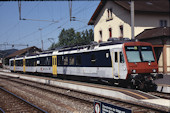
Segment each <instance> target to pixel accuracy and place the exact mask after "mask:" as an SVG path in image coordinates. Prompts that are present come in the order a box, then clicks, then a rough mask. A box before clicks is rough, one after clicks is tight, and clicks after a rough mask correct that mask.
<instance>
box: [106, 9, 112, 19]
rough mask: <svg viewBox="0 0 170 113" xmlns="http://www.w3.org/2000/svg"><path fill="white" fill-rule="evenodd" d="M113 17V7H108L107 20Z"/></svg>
mask: <svg viewBox="0 0 170 113" xmlns="http://www.w3.org/2000/svg"><path fill="white" fill-rule="evenodd" d="M112 19H113V17H112V9H111V8H110V9H107V19H106V21H109V20H112Z"/></svg>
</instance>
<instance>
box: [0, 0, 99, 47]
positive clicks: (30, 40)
mask: <svg viewBox="0 0 170 113" xmlns="http://www.w3.org/2000/svg"><path fill="white" fill-rule="evenodd" d="M99 2H100V1H72V17H76V20H77V21H71V22H70V13H69V2H68V1H22V2H21V18H22V19H23V18H25V19H26V20H19V8H18V2H17V1H8V2H4V1H0V50H6V49H12V48H15V49H24V48H26V47H27V45H28V47H31V46H36V47H38V48H42V44H41V40H43V49H44V50H47V49H48V48H49V47H50V45H51V44H52V43H53V42H55V43H56V42H58V36H59V34H60V32H61V30H62V29H63V28H64V29H69V28H74V29H75V30H76V31H77V32H81V31H83V30H86V29H93V26H90V25H88V22H89V20H90V18H91V16H92V15H93V13H94V11H95V10H96V8H97V6H98V4H99ZM7 44H8V45H7ZM10 44H14V47H12V46H11V45H10ZM5 45H7V46H5Z"/></svg>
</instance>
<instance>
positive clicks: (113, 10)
mask: <svg viewBox="0 0 170 113" xmlns="http://www.w3.org/2000/svg"><path fill="white" fill-rule="evenodd" d="M130 4H131V2H130V1H114V0H109V1H106V0H101V2H100V3H99V5H98V7H97V9H96V10H95V12H94V14H93V15H92V17H91V19H90V20H89V22H88V25H94V41H96V42H102V41H107V40H108V39H109V38H113V37H118V38H130V39H131V15H130ZM134 12H135V15H134V18H135V19H134V20H135V21H134V35H135V36H137V37H136V38H137V39H139V40H141V41H146V42H150V43H152V44H153V45H154V48H155V51H156V55H157V59H158V64H159V72H160V73H170V60H169V59H170V58H169V57H170V56H168V55H167V54H170V53H169V50H170V49H169V46H170V42H169V38H170V35H169V34H168V33H167V34H166V35H165V36H164V34H161V35H159V36H153V35H152V34H150V33H148V34H147V35H148V36H146V37H143V34H145V33H146V32H147V31H148V29H150V30H151V29H152V30H153V31H152V32H154V31H155V30H156V32H158V33H159V32H162V31H161V29H164V28H166V29H164V30H165V31H167V32H168V30H169V27H170V15H169V14H170V1H169V0H155V1H134ZM160 40H161V41H160ZM162 42H163V43H162Z"/></svg>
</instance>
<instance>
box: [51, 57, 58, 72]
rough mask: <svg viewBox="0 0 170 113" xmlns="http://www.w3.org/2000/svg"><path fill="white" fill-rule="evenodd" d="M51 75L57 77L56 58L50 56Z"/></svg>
mask: <svg viewBox="0 0 170 113" xmlns="http://www.w3.org/2000/svg"><path fill="white" fill-rule="evenodd" d="M52 66H53V75H57V56H52Z"/></svg>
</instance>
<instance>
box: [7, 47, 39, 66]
mask: <svg viewBox="0 0 170 113" xmlns="http://www.w3.org/2000/svg"><path fill="white" fill-rule="evenodd" d="M39 52H42V50H41V49H39V48H37V47H35V46H32V47H28V48H25V49H21V50H18V51H15V52H14V53H12V54H9V55H8V56H6V57H5V65H6V66H7V67H6V68H8V65H9V59H11V58H14V57H21V56H26V55H32V54H37V53H39Z"/></svg>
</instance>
